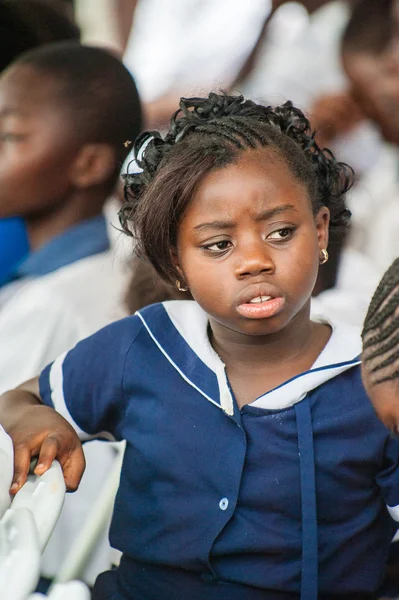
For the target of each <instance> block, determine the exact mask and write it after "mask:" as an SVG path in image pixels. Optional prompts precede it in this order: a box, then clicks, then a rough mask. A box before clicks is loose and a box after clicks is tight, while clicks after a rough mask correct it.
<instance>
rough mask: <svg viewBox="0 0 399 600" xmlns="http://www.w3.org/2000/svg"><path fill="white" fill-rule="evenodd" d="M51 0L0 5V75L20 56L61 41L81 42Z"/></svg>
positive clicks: (18, 0) (7, 0)
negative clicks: (44, 45)
mask: <svg viewBox="0 0 399 600" xmlns="http://www.w3.org/2000/svg"><path fill="white" fill-rule="evenodd" d="M61 6H62V3H61V5H58V4H57V3H55V2H49V0H3V1H2V2H0V72H1V71H3V70H4V69H5V68H6V67H8V65H9V64H10V63H11V62H12V61H13V60H15V59H16V58H17V57H18V56H19V55H20V54H22V53H23V52H26V51H28V50H31V49H32V48H36V47H37V46H42V45H43V44H50V43H53V42H58V41H62V40H79V38H80V31H79V28H78V26H77V25H76V24H75V23H73V21H71V19H70V18H69V17H68V16H67V15H66V13H65V11H63V10H61Z"/></svg>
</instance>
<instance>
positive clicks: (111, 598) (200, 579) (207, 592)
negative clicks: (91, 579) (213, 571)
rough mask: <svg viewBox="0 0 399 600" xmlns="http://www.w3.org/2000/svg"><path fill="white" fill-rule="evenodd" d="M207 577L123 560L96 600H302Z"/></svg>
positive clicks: (364, 599)
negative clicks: (152, 599) (159, 599)
mask: <svg viewBox="0 0 399 600" xmlns="http://www.w3.org/2000/svg"><path fill="white" fill-rule="evenodd" d="M204 575H206V574H198V573H191V572H188V571H182V570H172V569H165V568H162V567H155V566H153V565H146V564H143V563H135V562H133V561H132V560H130V559H129V558H127V557H123V558H122V562H121V566H120V569H118V570H114V571H108V572H106V573H102V574H101V575H100V576H99V577H98V578H97V581H96V583H95V586H94V590H93V595H92V600H148V599H149V598H154V597H156V598H163V600H182V599H186V598H187V599H189V600H300V599H299V594H289V593H284V592H276V591H274V592H273V591H265V590H261V589H256V588H253V587H249V586H243V585H238V584H231V583H226V582H223V581H217V580H216V581H215V580H213V579H212V578H209V577H205V576H204ZM318 600H376V596H375V595H374V594H362V593H361V594H339V595H336V594H321V595H319V596H318Z"/></svg>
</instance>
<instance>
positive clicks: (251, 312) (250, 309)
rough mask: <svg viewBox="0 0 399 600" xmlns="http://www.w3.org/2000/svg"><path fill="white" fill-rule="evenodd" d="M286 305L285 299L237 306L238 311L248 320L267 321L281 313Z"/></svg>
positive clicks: (272, 299)
mask: <svg viewBox="0 0 399 600" xmlns="http://www.w3.org/2000/svg"><path fill="white" fill-rule="evenodd" d="M284 304H285V298H282V297H279V298H270V300H266V301H265V302H257V303H256V304H255V303H247V302H246V303H244V304H239V305H238V306H237V311H238V312H239V313H240V315H241V316H242V317H246V318H247V319H266V318H268V317H274V315H276V314H277V313H279V312H280V311H281V310H282V309H283V307H284Z"/></svg>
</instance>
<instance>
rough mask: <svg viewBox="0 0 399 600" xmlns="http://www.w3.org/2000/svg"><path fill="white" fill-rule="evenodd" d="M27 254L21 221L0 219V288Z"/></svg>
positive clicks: (27, 249)
mask: <svg viewBox="0 0 399 600" xmlns="http://www.w3.org/2000/svg"><path fill="white" fill-rule="evenodd" d="M28 252H29V243H28V237H27V234H26V229H25V225H24V222H23V220H22V219H18V218H10V219H0V286H2V285H4V284H5V283H8V281H10V280H11V279H12V275H13V273H14V272H15V270H16V269H17V267H18V265H19V264H20V263H21V262H22V260H24V259H25V257H26V256H27V254H28Z"/></svg>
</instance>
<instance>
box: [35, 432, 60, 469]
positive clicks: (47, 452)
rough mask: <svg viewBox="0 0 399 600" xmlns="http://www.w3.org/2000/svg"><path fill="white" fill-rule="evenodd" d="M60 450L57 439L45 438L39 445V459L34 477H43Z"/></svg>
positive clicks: (52, 437) (53, 437)
mask: <svg viewBox="0 0 399 600" xmlns="http://www.w3.org/2000/svg"><path fill="white" fill-rule="evenodd" d="M59 450H60V445H59V442H58V439H57V438H56V437H55V436H51V435H49V436H47V437H46V438H45V439H44V440H43V443H42V445H41V448H40V454H39V459H38V461H37V465H36V467H35V470H34V471H33V472H34V473H35V475H43V473H45V472H46V471H47V470H48V469H49V468H50V467H51V464H52V462H53V460H54V459H55V458H56V456H57V454H58V452H59Z"/></svg>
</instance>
